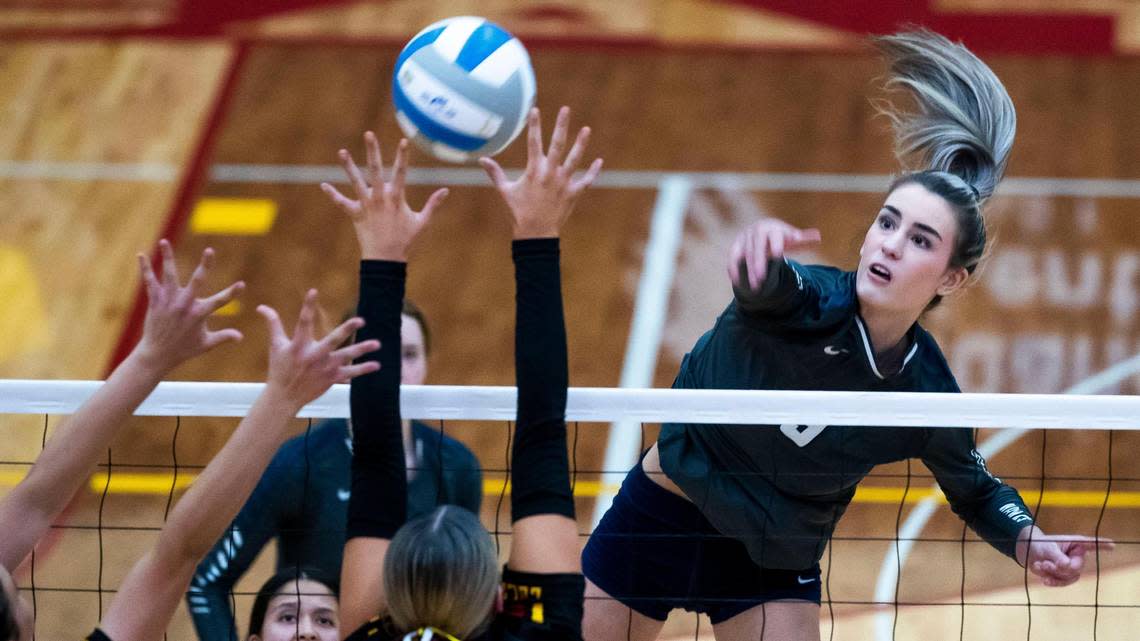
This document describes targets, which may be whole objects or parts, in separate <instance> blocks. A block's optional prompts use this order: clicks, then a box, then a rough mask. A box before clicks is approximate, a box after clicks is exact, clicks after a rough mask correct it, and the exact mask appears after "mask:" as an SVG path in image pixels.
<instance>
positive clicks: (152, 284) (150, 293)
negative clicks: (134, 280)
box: [138, 253, 162, 303]
mask: <svg viewBox="0 0 1140 641" xmlns="http://www.w3.org/2000/svg"><path fill="white" fill-rule="evenodd" d="M138 261H139V275H140V276H141V277H142V281H143V285H144V286H145V287H146V296H147V299H149V300H150V301H151V302H152V303H153V302H154V300H155V298H156V297H157V296H158V293H159V291H160V290H161V288H162V285H161V284H160V283H159V282H158V278H157V277H155V275H154V269H152V268H151V266H150V259H149V258H147V257H146V256H145V255H143V254H141V253H140V254H138Z"/></svg>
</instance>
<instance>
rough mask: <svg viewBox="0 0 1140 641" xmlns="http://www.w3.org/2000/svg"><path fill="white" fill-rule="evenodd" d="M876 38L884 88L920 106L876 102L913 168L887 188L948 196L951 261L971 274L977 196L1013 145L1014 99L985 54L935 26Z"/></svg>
mask: <svg viewBox="0 0 1140 641" xmlns="http://www.w3.org/2000/svg"><path fill="white" fill-rule="evenodd" d="M875 44H876V46H877V47H878V48H879V50H880V51H882V52H883V54H884V55H885V56H886V58H887V61H888V63H889V64H890V74H889V75H888V77H887V80H886V83H885V84H886V89H887V90H903V91H906V92H907V93H909V94H910V96H911V97H912V98H913V100H914V103H915V105H916V107H917V109H915V110H913V111H905V110H902V109H899V108H898V107H897V106H896V105H895V104H893V103H890V102H885V103H881V104H879V105H878V107H879V112H880V113H882V114H884V115H885V116H887V118H888V119H889V120H890V121H891V124H892V126H893V128H894V133H895V154H896V156H897V157H898V159H899V162H900V163H902V165H903V167H904V168H905V169H908V170H911V171H912V173H906V174H903V175H902V176H900V177H899V178H898V179H897V180H895V182H894V184H892V185H891V191H894V190H895V189H897V188H899V187H901V186H903V185H907V184H913V183H918V184H921V185H922V186H924V187H926V188H927V189H928V190H930V191H931V192H932V193H935V194H937V195H939V196H941V197H942V198H943V199H945V200H946V201H947V202H948V203H950V205H951V206H952V208H953V209H954V213H955V217H956V218H957V221H958V234H957V235H956V237H955V244H954V252H953V254H952V255H951V258H950V265H951V266H953V267H964V268H965V269H966V271H967V272H968V273H970V274H973V273H974V270H975V269H976V268H977V266H978V264H979V263H980V262H981V260H982V257H983V255H984V254H985V250H986V235H987V234H986V223H985V218H984V217H983V216H982V204H983V203H984V202H985V201H986V199H987V198H989V197H990V196H991V195H993V193H994V190H995V189H997V185H998V183H999V182H1001V179H1002V175H1003V174H1004V173H1005V167H1006V163H1007V162H1008V160H1009V154H1010V151H1011V150H1012V149H1013V139H1014V134H1015V132H1016V130H1017V113H1016V112H1015V111H1014V108H1013V101H1012V100H1010V97H1009V94H1008V93H1007V92H1006V90H1005V86H1004V85H1003V84H1002V82H1001V80H999V79H998V77H997V76H996V75H994V73H993V71H991V70H990V68H989V67H988V66H986V64H985V63H984V62H982V61H981V60H979V59H978V57H977V56H975V55H974V54H973V53H971V52H970V50H969V49H966V47H964V46H963V45H961V44H959V43H955V42H951V41H950V40H947V39H946V38H945V37H943V36H940V35H938V34H936V33H934V32H931V31H926V30H918V31H908V32H903V33H897V34H894V35H891V36H884V37H880V38H876V39H875ZM939 300H940V297H935V299H934V300H933V301H931V306H933V305H937V304H938V302H939Z"/></svg>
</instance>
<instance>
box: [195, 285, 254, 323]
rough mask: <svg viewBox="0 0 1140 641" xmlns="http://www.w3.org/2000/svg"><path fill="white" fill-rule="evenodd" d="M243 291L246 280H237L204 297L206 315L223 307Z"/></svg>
mask: <svg viewBox="0 0 1140 641" xmlns="http://www.w3.org/2000/svg"><path fill="white" fill-rule="evenodd" d="M243 291H245V282H244V281H240V280H239V281H237V282H235V283H231V284H230V286H229V287H227V288H225V289H223V290H222V291H220V292H218V293H216V294H214V295H213V296H210V297H208V298H203V299H202V304H203V305H205V312H206V315H207V316H209V315H210V314H213V313H214V312H216V311H218V310H219V309H221V308H223V307H225V306H226V304H228V303H229V302H230V301H232V300H233V299H235V298H237V297H238V295H240V294H241V293H242V292H243Z"/></svg>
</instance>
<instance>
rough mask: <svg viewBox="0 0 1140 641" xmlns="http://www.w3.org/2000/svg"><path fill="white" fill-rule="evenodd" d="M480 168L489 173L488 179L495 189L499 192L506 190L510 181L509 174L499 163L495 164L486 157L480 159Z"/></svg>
mask: <svg viewBox="0 0 1140 641" xmlns="http://www.w3.org/2000/svg"><path fill="white" fill-rule="evenodd" d="M479 166H480V167H482V168H483V171H485V172H486V173H487V177H488V178H490V179H491V184H492V185H494V186H495V189H498V190H499V191H502V190H504V189H506V187H507V183H508V182H510V179H508V178H507V172H505V171H503V168H502V166H500V165H499V163H497V162H495V160H494V159H492V158H489V157H487V156H484V157H482V158H480V159H479Z"/></svg>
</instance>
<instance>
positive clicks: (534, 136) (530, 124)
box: [526, 107, 542, 174]
mask: <svg viewBox="0 0 1140 641" xmlns="http://www.w3.org/2000/svg"><path fill="white" fill-rule="evenodd" d="M526 123H527V126H526V152H527V153H526V171H527V173H528V174H533V172H534V171H535V170H537V169H538V161H539V160H540V159H541V158H542V119H541V118H539V115H538V107H531V110H530V113H529V114H527V117H526Z"/></svg>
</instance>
